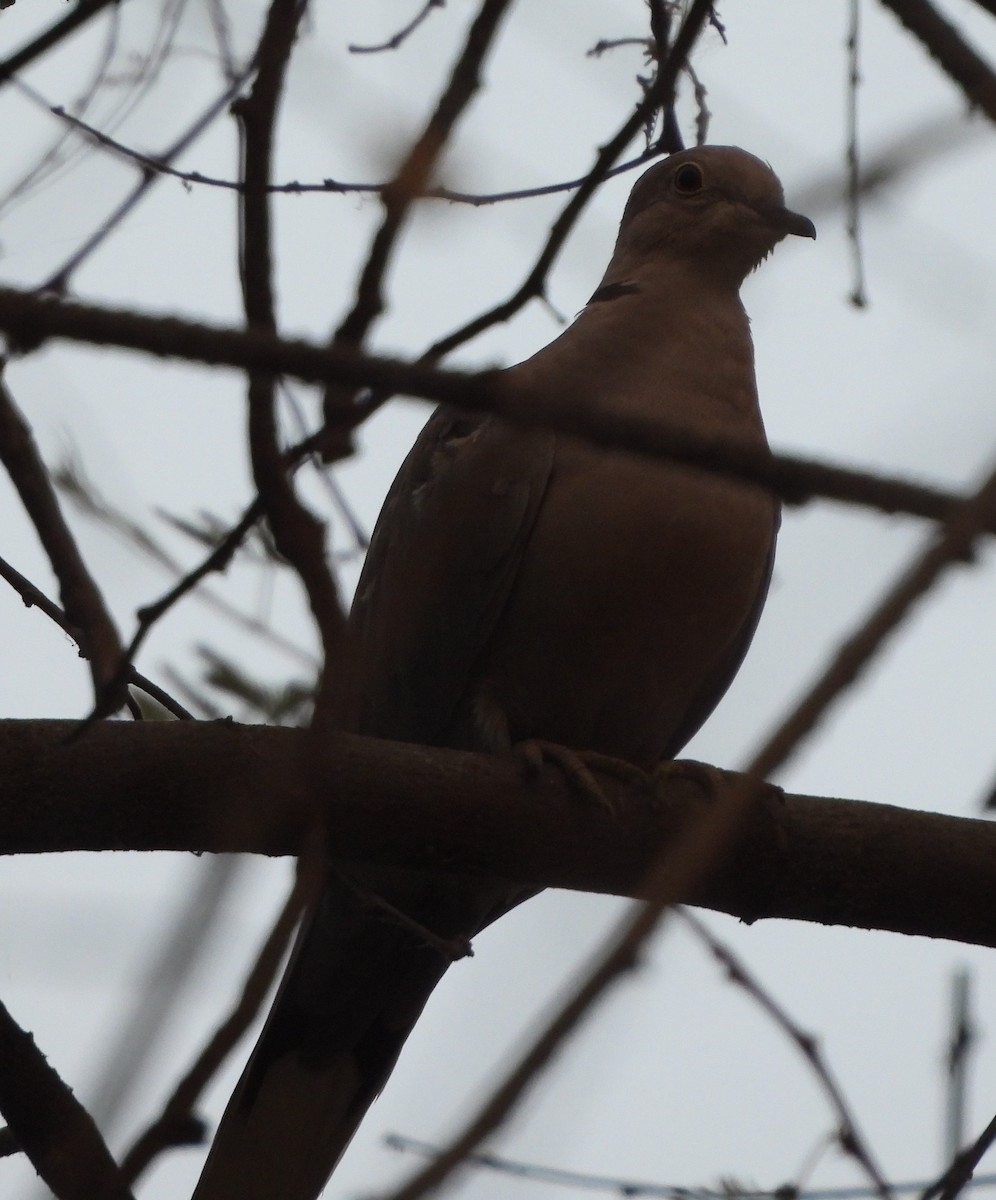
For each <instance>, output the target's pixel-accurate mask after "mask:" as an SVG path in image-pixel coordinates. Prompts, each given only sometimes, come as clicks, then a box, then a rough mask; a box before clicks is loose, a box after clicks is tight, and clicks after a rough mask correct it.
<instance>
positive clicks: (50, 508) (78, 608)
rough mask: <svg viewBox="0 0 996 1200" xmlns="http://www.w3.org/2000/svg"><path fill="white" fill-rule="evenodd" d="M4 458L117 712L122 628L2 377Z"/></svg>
mask: <svg viewBox="0 0 996 1200" xmlns="http://www.w3.org/2000/svg"><path fill="white" fill-rule="evenodd" d="M0 461H2V462H3V464H4V466H5V467H6V468H7V471H8V474H9V475H10V478H11V480H12V482H13V484H14V486H15V487H16V488H17V491H18V494H19V495H20V497H21V502H22V503H23V505H24V507H25V510H26V511H27V514H28V516H29V517H30V519H31V523H32V524H33V525H34V527H35V530H36V531H37V533H38V537H39V539H40V540H41V543H42V545H43V546H44V548H45V553H46V554H47V555H48V560H49V562H50V563H51V565H52V570H53V571H54V572H55V576H56V578H57V579H58V580H59V592H60V595H61V597H62V606H63V609H64V610H65V614H66V620H67V621H68V622H69V624H70V625H71V626H72V627H73V629H74V631H75V632H74V634H73V636H74V638H75V640H76V641H77V642H78V644H79V646H80V650H81V652H82V654H83V655H84V657H85V658H86V659H87V660H88V661H89V663H90V671H91V674H92V676H93V685H94V694H95V698H96V701H97V703H98V704H101V705H102V711H106V712H111V711H113V710H114V709H116V708H118V707H120V705H121V703H122V695H121V690H120V689H113V688H108V684H109V683H110V681H111V680H112V679H113V678H114V677H115V675H116V674H117V669H118V664H119V662H120V660H121V641H120V639H119V637H118V631H117V629H116V628H115V625H114V621H113V619H112V617H111V614H110V612H109V611H108V608H107V605H106V604H105V603H104V598H103V596H102V595H101V593H100V588H99V587H98V586H97V583H96V581H95V580H94V578H93V576H92V575H91V574H90V572H89V571H88V570H87V566H86V564H85V563H84V561H83V556H82V555H81V554H80V550H79V547H78V546H77V544H76V539H75V538H74V537H73V534H72V531H71V530H70V528H69V526H68V525H67V524H66V521H65V518H64V517H63V515H62V510H61V508H60V507H59V498H58V496H57V495H56V491H55V488H54V487H53V486H52V480H51V477H50V476H49V473H48V468H47V467H46V465H45V463H44V460H43V459H42V457H41V454H40V453H39V451H38V446H37V445H36V443H35V439H34V436H33V435H32V432H31V427H30V426H29V425H28V423H27V421H26V420H25V418H24V415H23V414H22V413H21V412H20V410H19V409H18V407H17V405H16V404H15V402H14V398H13V396H12V395H11V394H10V391H9V390H8V388H7V385H6V383H5V382H4V381H3V380H2V379H0ZM103 702H106V707H105V706H104V703H103Z"/></svg>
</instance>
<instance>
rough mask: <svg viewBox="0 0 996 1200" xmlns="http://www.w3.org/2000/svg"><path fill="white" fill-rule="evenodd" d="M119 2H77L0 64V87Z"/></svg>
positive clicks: (105, 0)
mask: <svg viewBox="0 0 996 1200" xmlns="http://www.w3.org/2000/svg"><path fill="white" fill-rule="evenodd" d="M119 2H120V0H77V3H76V5H75V7H74V8H73V10H72V12H69V13H67V14H66V15H65V16H64V17H63V18H62V19H61V20H59V21H56V22H54V23H53V24H52V25H50V26H49V27H48V29H46V30H45V32H44V33H41V34H39V35H38V37H36V38H35V39H34V40H33V41H31V42H29V43H28V44H27V45H26V46H22V47H21V49H20V50H17V51H15V52H14V53H13V54H12V55H10V57H9V58H6V59H4V61H3V62H0V87H2V86H3V85H4V84H6V83H9V82H10V80H11V79H12V78H13V77H14V75H15V74H16V73H17V72H18V71H20V70H21V69H22V68H23V67H26V66H28V64H29V63H32V62H34V61H35V59H36V58H40V57H41V56H42V55H43V54H45V53H46V52H47V51H49V50H51V49H52V47H53V46H57V45H58V44H59V42H61V41H63V40H64V39H65V38H66V37H68V36H69V34H71V33H73V32H74V31H75V30H77V29H79V28H80V26H82V25H85V24H86V23H87V21H89V20H90V19H91V18H92V17H95V16H96V15H97V14H98V13H100V12H102V11H103V10H104V9H105V8H107V7H108V5H109V4H111V3H119Z"/></svg>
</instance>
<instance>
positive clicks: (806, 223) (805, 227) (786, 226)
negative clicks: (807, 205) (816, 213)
mask: <svg viewBox="0 0 996 1200" xmlns="http://www.w3.org/2000/svg"><path fill="white" fill-rule="evenodd" d="M770 219H771V224H772V225H773V226H774V227H775V229H777V230H779V231H780V232H781V233H782V234H783V235H788V234H790V233H793V234H795V235H796V237H808V238H815V237H816V226H815V225H814V224H813V222H812V221H811V220H810V219H809V217H804V216H803V215H802V213H797V212H792V211H791V209H788V208H779V209H776V210H775V211H774V212H773V213H771V217H770Z"/></svg>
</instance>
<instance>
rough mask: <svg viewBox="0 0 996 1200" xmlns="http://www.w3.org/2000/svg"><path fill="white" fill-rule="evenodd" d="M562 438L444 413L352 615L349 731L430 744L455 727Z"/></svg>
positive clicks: (407, 483) (398, 489) (375, 544)
mask: <svg viewBox="0 0 996 1200" xmlns="http://www.w3.org/2000/svg"><path fill="white" fill-rule="evenodd" d="M555 441H556V439H555V436H554V435H553V434H551V433H547V432H543V431H535V432H523V431H519V430H516V429H513V428H511V427H510V426H508V425H505V424H502V423H501V422H499V421H497V420H494V419H491V418H487V417H484V418H482V417H476V416H464V415H461V414H459V413H456V412H454V411H452V410H449V409H446V408H440V409H437V410H436V412H435V413H434V414H433V416H432V417H431V418H430V420H429V421H428V423H427V424H426V426H425V428H424V429H423V431H422V433H421V435H420V437H419V438H418V440H417V442H416V443H415V445H414V447H413V449H412V451H411V453H410V454H409V455H408V457H407V459H406V460H405V462H404V465H403V466H402V468H401V470H400V472H399V473H398V476H397V478H396V479H395V481H394V485H393V486H392V488H391V490H390V492H389V494H388V497H387V500H386V501H385V504H384V508H383V510H382V512H381V516H380V519H379V521H378V523H377V528H376V530H375V531H374V535H373V539H372V542H371V545H370V551H369V553H368V555H367V560H366V564H365V565H364V568H363V573H362V575H361V577H360V582H359V585H358V587H357V591H356V598H355V600H354V602H353V611H352V614H351V617H350V620H351V625H352V627H353V630H354V633H355V638H356V645H355V651H356V666H355V671H356V676H355V678H354V679H353V681H352V682H353V686H352V687H351V689H350V691H351V693H352V697H351V711H349V713H348V715H347V718H346V721H345V722H344V723H345V724H346V725H347V726H348V727H349V728H351V729H353V730H355V731H357V732H361V733H367V734H373V735H375V736H378V737H386V738H392V739H396V740H398V741H411V742H418V743H421V744H424V745H433V744H435V745H440V744H447V745H453V744H454V743H455V742H460V743H463V744H467V743H468V741H469V742H470V743H471V744H472V742H473V739H472V738H468V737H466V736H460V734H459V732H457V731H456V729H455V726H456V725H457V724H459V722H460V720H461V709H462V707H463V706H464V705H465V704H466V703H467V701H468V696H467V689H468V684H469V682H470V681H471V677H472V672H473V668H474V664H475V662H476V661H477V659H478V657H479V655H480V653H481V650H482V647H483V646H484V645H485V643H486V641H487V639H488V636H489V634H490V633H491V631H492V630H493V628H494V626H495V623H496V622H497V620H498V618H499V617H500V615H501V612H502V609H503V606H504V604H505V601H506V598H507V596H508V593H509V590H510V589H511V587H512V584H513V582H514V580H515V575H516V570H517V568H518V565H519V563H520V561H521V559H522V555H523V553H524V551H525V548H526V546H527V545H528V542H529V537H530V533H531V530H532V528H533V525H534V523H535V521H536V517H537V514H538V512H539V510H540V506H541V504H542V500H543V495H544V493H545V491H546V488H547V485H548V483H549V479H550V472H551V469H552V464H553V459H554V448H555Z"/></svg>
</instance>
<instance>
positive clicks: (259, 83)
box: [236, 0, 345, 670]
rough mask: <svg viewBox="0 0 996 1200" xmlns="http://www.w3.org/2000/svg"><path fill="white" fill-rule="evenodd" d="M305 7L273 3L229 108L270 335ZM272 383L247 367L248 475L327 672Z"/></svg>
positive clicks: (334, 593)
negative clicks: (284, 110)
mask: <svg viewBox="0 0 996 1200" xmlns="http://www.w3.org/2000/svg"><path fill="white" fill-rule="evenodd" d="M305 7H306V6H305V4H304V3H302V0H272V3H271V5H270V9H269V12H268V14H267V19H266V24H265V27H264V30H263V34H262V36H261V38H260V44H259V49H258V51H257V54H256V63H257V76H256V81H255V84H254V85H253V88H252V91H251V93H250V94H249V96H247V97H246V99H245V100H244V101H242V102H241V103H240V104H239V105H238V106H237V110H236V111H237V115H238V118H239V122H240V126H241V130H242V146H243V170H244V179H243V182H244V187H243V190H242V204H241V208H240V213H241V219H242V245H241V276H242V292H243V299H244V305H245V312H246V323H247V325H248V326H249V328H250V329H252V330H260V331H264V332H265V333H267V334H271V335H272V334H273V333H274V332H275V330H276V312H275V303H274V297H273V280H272V262H271V251H272V245H271V242H272V235H271V228H270V209H269V196H268V194H267V186H268V184H269V182H270V173H271V160H272V156H273V134H274V127H275V122H276V113H277V108H278V105H279V101H280V97H281V93H282V91H283V85H284V76H285V72H286V69H287V63H288V61H289V59H290V54H291V49H292V47H293V45H294V40H295V38H296V36H297V29H298V23H299V21H300V19H301V17H302V16H303V14H304V10H305ZM275 384H276V380H275V377H274V376H273V374H271V373H269V372H266V371H260V370H252V371H250V374H249V449H250V455H251V458H252V468H253V478H254V481H255V483H256V487H257V489H258V492H259V498H260V503H261V505H262V508H263V509H264V511H265V512H266V515H267V518H268V520H269V524H270V529H271V531H272V533H273V537H274V541H275V543H276V546H277V549H278V550H279V552H280V553H281V554H282V555H283V556H284V557H285V558H286V559H287V560H288V561H289V562H290V563H291V565H292V566H293V567H294V569H295V571H296V572H297V574H298V576H299V578H300V580H301V583H302V584H303V585H304V588H305V591H306V592H307V595H308V601H309V603H310V605H311V611H312V614H313V615H314V618H315V621H316V624H317V626H318V630H319V634H320V636H321V639H322V646H323V650H324V659H325V668H326V670H327V669H328V667H329V665H330V664H335V663H338V662H339V661H340V660H341V659H342V657H343V654H344V650H343V643H344V639H345V615H344V613H343V611H342V606H341V604H340V602H339V593H338V588H337V587H336V583H335V580H334V578H333V576H332V573H331V570H330V569H329V565H328V559H327V557H326V550H325V527H324V525H323V524H322V522H321V521H319V520H318V519H317V518H316V517H315V516H314V515H313V514H312V513H311V512H310V511H309V510H308V509H306V508H305V507H304V505H303V504H302V503H301V501H300V500H299V499H298V497H297V494H296V493H295V490H294V486H293V483H292V482H291V480H290V478H289V477H288V465H287V462H286V459H285V457H284V455H283V453H282V451H281V448H280V438H279V433H278V430H277V415H276V387H275Z"/></svg>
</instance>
